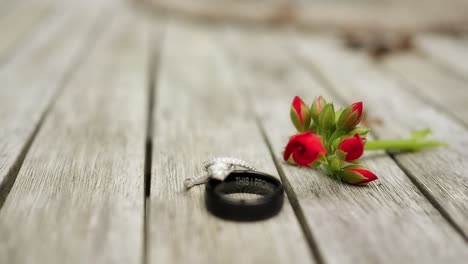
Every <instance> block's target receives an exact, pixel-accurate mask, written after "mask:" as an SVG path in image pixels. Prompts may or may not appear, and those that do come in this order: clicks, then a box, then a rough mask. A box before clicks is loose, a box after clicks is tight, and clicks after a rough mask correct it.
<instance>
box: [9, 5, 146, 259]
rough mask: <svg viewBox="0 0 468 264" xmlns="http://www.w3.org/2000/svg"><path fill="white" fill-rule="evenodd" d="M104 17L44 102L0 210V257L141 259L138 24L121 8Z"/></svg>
mask: <svg viewBox="0 0 468 264" xmlns="http://www.w3.org/2000/svg"><path fill="white" fill-rule="evenodd" d="M83 18H86V16H84V17H83ZM84 23H87V22H86V21H85V20H83V21H79V23H76V24H75V26H74V27H73V28H74V30H76V29H78V28H80V27H81V26H80V24H84ZM107 23H109V21H107ZM110 24H111V27H110V29H108V30H107V31H106V32H105V33H104V34H103V35H102V38H101V39H100V40H99V42H98V45H97V47H96V48H95V49H93V50H92V51H91V53H90V54H89V56H87V57H88V59H87V61H86V62H85V64H83V67H81V68H80V69H79V70H78V71H77V72H76V74H74V75H73V78H72V80H71V81H70V83H69V84H68V85H67V86H66V88H65V90H64V91H63V93H62V94H61V96H60V97H59V99H58V100H57V102H56V103H55V104H54V106H53V107H52V109H51V111H50V114H49V115H48V116H47V118H46V119H45V121H44V124H43V125H42V128H41V130H40V131H39V132H38V135H37V137H36V140H35V141H34V143H33V145H32V146H31V149H30V151H29V152H28V155H27V156H26V159H25V161H24V163H23V166H22V167H21V170H20V172H19V174H18V177H17V179H16V182H15V184H14V186H13V188H12V190H11V193H10V195H9V196H8V199H7V200H6V202H5V204H4V207H3V208H2V210H1V211H0V236H1V237H2V239H1V240H0V263H37V260H40V261H41V262H43V263H125V264H129V263H140V262H141V260H142V252H143V246H142V244H143V222H144V159H145V133H146V132H145V131H146V115H147V104H146V101H147V99H146V96H147V94H146V91H147V78H146V77H147V65H148V56H149V53H148V50H149V48H148V39H147V32H146V31H147V27H145V24H143V23H141V21H140V20H137V19H134V17H133V16H129V15H126V14H119V16H118V17H116V19H115V20H114V22H113V23H110ZM75 33H76V32H75ZM71 35H73V34H70V36H71ZM70 40H72V39H70ZM63 41H67V38H65V39H64V40H63ZM54 48H58V47H56V46H54ZM36 88H37V87H36ZM36 90H39V89H36ZM39 92H42V89H41V90H40V91H37V93H39ZM28 96H31V99H32V98H34V97H32V95H28ZM2 99H3V97H2ZM22 99H23V100H26V99H29V98H27V97H22ZM20 121H21V122H25V120H24V119H20Z"/></svg>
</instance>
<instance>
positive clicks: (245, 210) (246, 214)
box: [205, 170, 284, 221]
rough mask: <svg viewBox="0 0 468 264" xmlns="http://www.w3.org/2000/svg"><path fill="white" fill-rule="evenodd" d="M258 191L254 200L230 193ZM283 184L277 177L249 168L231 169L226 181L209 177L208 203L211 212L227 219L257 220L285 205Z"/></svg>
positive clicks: (274, 212)
mask: <svg viewBox="0 0 468 264" xmlns="http://www.w3.org/2000/svg"><path fill="white" fill-rule="evenodd" d="M242 193H247V194H257V195H258V196H259V198H255V199H234V198H232V197H229V195H230V194H242ZM283 199H284V191H283V185H282V184H281V182H280V181H279V180H278V179H276V178H275V177H273V176H271V175H268V174H265V173H261V172H257V171H250V170H237V171H233V172H231V173H230V174H229V175H228V176H227V177H226V179H225V180H224V181H220V180H216V179H213V178H212V179H210V180H209V181H208V183H207V184H206V192H205V203H206V207H207V209H208V211H210V212H211V213H212V214H214V215H216V216H218V217H220V218H223V219H228V220H236V221H255V220H263V219H267V218H270V217H272V216H274V215H276V214H277V213H278V212H279V211H280V210H281V208H282V206H283Z"/></svg>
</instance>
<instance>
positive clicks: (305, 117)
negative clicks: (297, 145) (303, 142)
mask: <svg viewBox="0 0 468 264" xmlns="http://www.w3.org/2000/svg"><path fill="white" fill-rule="evenodd" d="M301 114H302V122H301V119H300V117H299V113H298V112H296V109H294V107H291V111H290V116H291V121H292V123H293V124H294V126H295V127H296V130H297V131H299V132H305V131H307V130H308V129H309V127H310V121H311V117H310V109H309V107H307V106H306V105H305V104H301Z"/></svg>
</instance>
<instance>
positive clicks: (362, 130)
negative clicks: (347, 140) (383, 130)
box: [349, 127, 370, 136]
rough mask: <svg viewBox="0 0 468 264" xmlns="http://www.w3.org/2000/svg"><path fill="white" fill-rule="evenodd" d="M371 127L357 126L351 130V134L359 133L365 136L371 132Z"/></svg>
mask: <svg viewBox="0 0 468 264" xmlns="http://www.w3.org/2000/svg"><path fill="white" fill-rule="evenodd" d="M369 131H370V128H367V127H355V128H354V129H353V130H351V132H349V135H350V136H354V135H356V134H359V135H360V136H365V135H367V134H368V133H369Z"/></svg>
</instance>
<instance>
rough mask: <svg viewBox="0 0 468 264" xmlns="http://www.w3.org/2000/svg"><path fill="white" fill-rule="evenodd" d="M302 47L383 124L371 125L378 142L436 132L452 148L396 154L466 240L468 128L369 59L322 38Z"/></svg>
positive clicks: (349, 96) (329, 77)
mask: <svg viewBox="0 0 468 264" xmlns="http://www.w3.org/2000/svg"><path fill="white" fill-rule="evenodd" d="M299 47H300V49H299V50H300V51H301V52H300V56H301V57H305V58H306V59H305V60H307V63H308V64H309V66H311V65H313V67H314V68H318V69H319V71H320V72H321V74H323V77H324V78H326V81H327V82H329V84H330V86H331V87H333V89H335V90H336V92H337V93H339V94H340V95H341V96H342V98H344V99H345V100H346V101H347V102H348V103H350V102H352V101H356V100H363V101H364V103H365V107H366V109H368V114H369V117H370V118H371V119H372V118H378V119H381V120H382V121H383V122H382V123H381V124H380V125H374V126H372V129H373V131H374V133H375V135H376V136H377V137H378V138H402V137H409V136H410V133H411V131H413V130H416V129H423V128H431V129H432V130H433V132H434V138H436V139H441V140H443V141H446V142H447V143H449V144H450V147H447V148H439V149H432V150H427V151H421V152H416V153H402V154H395V159H396V161H397V162H398V163H399V164H400V166H401V167H402V168H403V169H404V170H405V171H406V172H407V173H408V174H409V176H411V178H412V179H413V180H414V181H415V182H416V184H417V185H418V186H419V188H421V190H422V191H423V192H425V193H426V195H427V196H428V197H429V198H430V199H431V200H433V203H434V204H435V206H436V207H438V209H439V210H440V211H441V212H442V213H443V214H444V215H446V218H448V219H449V220H450V221H453V222H455V226H456V228H457V229H458V231H460V233H461V235H462V236H463V237H465V239H466V236H467V234H468V221H467V219H468V214H467V213H468V207H467V206H468V174H467V173H466V172H467V171H468V170H467V168H468V155H467V154H466V151H465V150H466V148H467V147H468V132H467V130H466V129H465V127H464V126H463V125H461V124H459V123H457V122H456V121H454V120H453V119H452V118H450V116H447V115H446V114H444V113H443V112H440V111H438V110H437V109H435V108H434V107H433V105H432V104H428V103H426V102H424V101H423V100H420V99H418V98H417V97H415V96H414V95H413V94H412V93H411V92H408V91H407V89H406V84H405V83H402V82H399V81H398V80H396V79H395V78H394V77H395V76H394V75H392V74H390V73H388V72H385V71H383V70H382V69H381V68H380V67H379V65H378V64H376V63H372V62H370V61H369V59H368V57H367V56H366V55H364V54H359V53H353V52H350V51H349V50H346V49H344V48H343V47H342V46H341V45H340V44H338V42H337V41H333V40H331V39H328V40H327V39H323V38H320V37H317V38H309V39H305V38H304V39H302V41H300V45H299ZM450 240H452V239H450ZM455 241H457V240H456V239H454V240H452V242H450V244H452V243H455ZM442 248H443V247H442ZM465 252H468V251H467V250H466V248H465Z"/></svg>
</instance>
